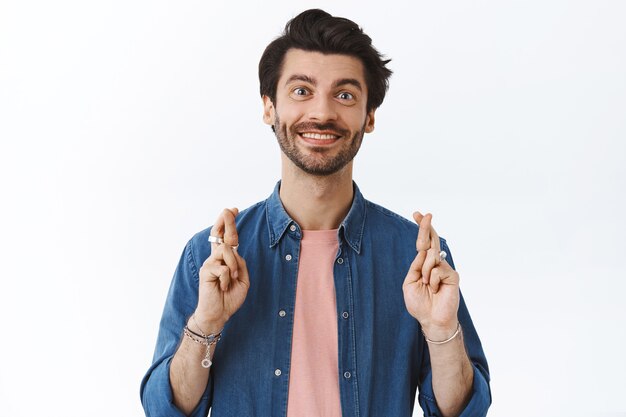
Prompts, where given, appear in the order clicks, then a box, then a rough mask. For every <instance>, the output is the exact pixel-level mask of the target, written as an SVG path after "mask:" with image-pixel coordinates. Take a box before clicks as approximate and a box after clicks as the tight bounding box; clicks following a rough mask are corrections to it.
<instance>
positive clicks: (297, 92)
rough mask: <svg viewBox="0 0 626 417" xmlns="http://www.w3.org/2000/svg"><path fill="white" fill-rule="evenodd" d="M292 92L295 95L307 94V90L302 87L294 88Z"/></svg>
mask: <svg viewBox="0 0 626 417" xmlns="http://www.w3.org/2000/svg"><path fill="white" fill-rule="evenodd" d="M293 94H294V95H296V96H306V95H308V94H309V91H308V90H307V89H306V88H304V87H297V88H294V90H293Z"/></svg>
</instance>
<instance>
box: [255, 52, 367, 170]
mask: <svg viewBox="0 0 626 417" xmlns="http://www.w3.org/2000/svg"><path fill="white" fill-rule="evenodd" d="M275 101H276V103H272V101H271V100H270V99H269V97H267V96H264V97H263V104H264V113H263V120H264V121H265V123H267V124H269V125H272V126H273V127H274V131H275V133H276V137H277V139H278V144H279V145H280V148H281V150H282V151H283V153H284V154H285V156H287V158H288V159H289V160H290V161H291V162H292V163H293V164H294V165H295V166H297V167H298V168H300V169H301V170H302V171H304V172H306V173H308V174H311V175H316V176H325V175H331V174H334V173H336V172H338V171H339V170H341V169H343V168H344V167H345V166H346V165H348V164H351V163H352V160H353V158H354V156H355V155H356V154H357V152H358V150H359V147H360V146H361V142H362V140H363V135H364V134H365V133H369V132H371V131H372V130H374V110H371V111H369V112H368V111H367V110H366V105H367V87H366V83H365V76H364V71H363V64H362V63H361V61H360V60H359V59H358V58H355V57H352V56H348V55H336V54H329V55H325V54H322V53H320V52H309V51H304V50H301V49H290V50H289V51H287V53H286V54H285V58H284V61H283V65H282V71H281V76H280V78H279V80H278V85H277V89H276V100H275Z"/></svg>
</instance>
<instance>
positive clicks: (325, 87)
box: [141, 10, 491, 417]
mask: <svg viewBox="0 0 626 417" xmlns="http://www.w3.org/2000/svg"><path fill="white" fill-rule="evenodd" d="M387 62H388V61H384V60H382V59H381V56H380V54H379V53H378V52H377V51H376V49H374V48H373V47H372V45H371V39H370V38H369V37H368V36H367V35H365V34H364V33H363V32H362V31H361V29H360V28H359V27H358V26H357V25H356V24H355V23H353V22H351V21H349V20H347V19H343V18H336V17H332V16H330V15H329V14H327V13H325V12H323V11H321V10H308V11H305V12H303V13H301V14H300V15H298V16H297V17H295V18H294V19H292V20H291V21H290V22H289V23H288V24H287V26H286V28H285V32H284V34H283V36H281V37H280V38H278V39H276V40H275V41H273V42H272V43H271V44H270V45H269V46H268V47H267V49H266V50H265V52H264V54H263V56H262V58H261V61H260V64H259V78H260V82H261V96H262V98H263V106H264V116H263V119H264V121H265V123H267V124H268V125H270V126H272V129H273V130H274V132H275V134H276V137H277V139H278V143H279V145H280V148H281V150H282V179H281V181H280V182H279V183H278V184H277V186H276V188H275V190H274V192H273V193H272V195H271V196H270V197H269V198H268V199H267V200H265V201H263V202H260V203H258V204H256V205H254V206H252V207H250V208H248V209H246V210H245V211H243V212H241V213H239V212H238V210H237V209H226V210H224V211H223V212H222V214H221V215H220V216H219V217H218V219H217V221H216V223H215V225H214V226H213V227H212V228H210V229H207V230H204V231H202V232H200V233H198V234H197V235H195V236H194V237H193V238H192V239H191V240H190V241H189V243H188V244H187V246H186V247H185V250H184V252H183V255H182V257H181V260H180V263H179V265H178V268H177V269H176V273H175V276H174V279H173V281H172V284H171V287H170V291H169V294H168V297H167V301H166V305H165V310H164V312H163V317H162V320H161V327H160V331H159V336H158V341H157V347H156V351H155V355H154V362H153V365H152V367H151V368H150V369H149V370H148V373H147V374H146V376H145V377H144V380H143V383H142V387H141V396H142V403H143V406H144V409H145V411H146V415H148V416H183V415H188V416H206V415H207V413H208V411H209V409H211V415H212V416H213V417H222V416H289V417H294V416H298V417H300V416H305V417H306V416H328V417H334V416H344V417H345V416H363V417H366V416H407V417H408V416H410V415H412V411H413V407H414V402H415V393H416V390H417V389H418V388H419V403H420V405H421V407H422V409H423V410H424V413H425V415H428V416H440V415H441V416H456V415H463V416H481V415H485V414H486V412H487V409H488V407H489V404H490V402H491V397H490V391H489V382H488V381H489V374H488V367H487V363H486V359H485V356H484V354H483V351H482V348H481V345H480V341H479V339H478V336H477V334H476V331H475V329H474V326H473V324H472V321H471V319H470V316H469V313H468V311H467V308H466V306H465V304H464V302H463V299H462V297H461V295H460V292H459V276H458V274H457V273H456V272H455V270H454V269H453V262H452V258H451V256H450V250H449V248H448V246H447V244H446V241H445V240H444V239H440V238H439V237H438V236H437V234H436V232H435V230H434V229H433V227H432V225H431V219H432V216H431V215H430V214H427V215H425V216H423V215H421V214H420V213H417V212H416V213H415V214H414V218H415V220H416V222H418V223H419V228H418V226H417V225H416V224H415V223H412V222H409V221H408V220H406V219H403V218H402V217H400V216H398V215H396V214H394V213H392V212H390V211H388V210H386V209H385V208H382V207H380V206H378V205H375V204H373V203H371V202H369V201H367V200H365V199H364V198H363V196H362V195H361V193H360V191H359V189H358V188H357V186H356V185H355V184H354V183H353V181H352V164H353V158H354V156H355V155H356V153H357V151H358V149H359V147H360V145H361V141H362V140H363V136H364V134H365V133H369V132H371V131H372V130H373V129H374V120H375V118H374V116H375V111H376V109H377V108H378V106H379V105H380V104H381V103H382V101H383V98H384V95H385V92H386V89H387V80H388V77H389V76H390V75H391V71H390V70H389V69H387V68H386V66H385V65H386V64H387Z"/></svg>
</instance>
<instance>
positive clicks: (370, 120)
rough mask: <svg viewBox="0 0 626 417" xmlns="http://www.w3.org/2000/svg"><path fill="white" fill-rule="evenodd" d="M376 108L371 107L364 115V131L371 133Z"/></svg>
mask: <svg viewBox="0 0 626 417" xmlns="http://www.w3.org/2000/svg"><path fill="white" fill-rule="evenodd" d="M375 112H376V109H372V110H370V111H368V112H367V116H365V133H372V132H373V131H374V121H375V117H374V113H375Z"/></svg>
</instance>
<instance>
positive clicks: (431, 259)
mask: <svg viewBox="0 0 626 417" xmlns="http://www.w3.org/2000/svg"><path fill="white" fill-rule="evenodd" d="M438 264H439V252H437V251H436V250H435V249H428V251H426V260H425V261H424V264H423V265H422V279H423V280H424V284H428V283H429V282H430V272H431V271H432V269H433V268H434V267H436V266H437V265H438Z"/></svg>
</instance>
